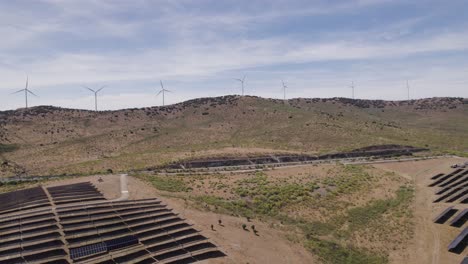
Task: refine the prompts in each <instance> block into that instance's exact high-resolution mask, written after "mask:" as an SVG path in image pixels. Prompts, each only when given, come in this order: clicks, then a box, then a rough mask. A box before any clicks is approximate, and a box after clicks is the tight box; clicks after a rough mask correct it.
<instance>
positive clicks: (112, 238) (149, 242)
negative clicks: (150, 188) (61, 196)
mask: <svg viewBox="0 0 468 264" xmlns="http://www.w3.org/2000/svg"><path fill="white" fill-rule="evenodd" d="M57 213H58V216H59V218H60V223H61V225H62V227H63V231H64V234H65V239H66V241H67V244H68V246H69V248H70V252H73V254H72V259H73V260H74V261H75V262H79V263H123V262H132V263H140V262H141V263H156V262H158V263H159V262H161V263H191V262H195V261H197V260H201V259H205V258H210V257H219V256H224V254H223V253H222V252H220V251H219V250H218V249H217V247H216V246H215V245H214V244H212V243H210V242H208V241H207V238H205V237H204V236H202V235H200V234H199V232H198V231H197V230H195V229H194V228H193V227H192V226H191V225H189V224H187V223H185V221H184V220H183V219H181V218H180V217H178V216H177V215H176V214H174V213H173V212H172V210H170V209H168V208H167V207H166V206H165V205H163V204H161V202H160V201H158V200H156V199H146V200H134V201H122V202H102V203H97V204H89V205H87V206H76V205H74V206H64V207H59V208H57ZM180 261H182V262H180Z"/></svg>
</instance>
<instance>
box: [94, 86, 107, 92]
mask: <svg viewBox="0 0 468 264" xmlns="http://www.w3.org/2000/svg"><path fill="white" fill-rule="evenodd" d="M106 87H107V85H104V86H101V88H99V90H97V91H96V93H98V92H99V91H101V90H102V89H104V88H106Z"/></svg>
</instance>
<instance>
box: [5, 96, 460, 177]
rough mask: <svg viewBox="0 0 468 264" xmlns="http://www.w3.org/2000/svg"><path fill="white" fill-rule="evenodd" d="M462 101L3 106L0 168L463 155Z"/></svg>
mask: <svg viewBox="0 0 468 264" xmlns="http://www.w3.org/2000/svg"><path fill="white" fill-rule="evenodd" d="M467 106H468V104H467V101H466V99H462V98H432V99H422V100H413V101H409V102H405V101H398V102H394V101H375V100H374V101H372V100H351V99H345V98H331V99H292V100H288V101H287V102H285V101H282V100H273V99H263V98H258V97H249V96H245V97H240V96H225V97H217V98H202V99H196V100H192V101H187V102H184V103H180V104H176V105H171V106H166V107H152V108H142V109H126V110H119V111H104V112H92V111H85V110H72V109H61V108H55V107H45V106H41V107H34V108H30V109H20V110H16V111H3V112H0V160H2V163H3V162H5V161H6V162H7V163H6V164H4V165H2V168H1V170H0V171H1V174H2V175H3V176H11V175H14V174H19V173H23V172H24V173H27V174H36V175H46V174H63V173H67V174H70V173H82V174H89V173H102V172H106V171H107V170H108V169H112V170H114V171H125V170H129V169H144V168H146V167H151V166H156V165H160V164H164V163H167V162H170V161H174V160H177V159H181V158H190V157H200V156H203V155H225V154H227V153H230V154H231V155H232V153H236V152H241V153H245V152H248V153H271V152H276V151H280V152H295V153H298V152H306V153H311V154H316V153H327V152H333V151H346V150H351V149H354V148H359V147H365V146H368V145H377V144H402V145H407V144H411V145H413V146H417V147H429V148H431V149H432V150H433V151H435V152H453V153H458V154H463V153H466V150H467V149H468V143H467V141H466V132H467V131H468V122H467V121H468V107H467Z"/></svg>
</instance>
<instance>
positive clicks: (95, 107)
mask: <svg viewBox="0 0 468 264" xmlns="http://www.w3.org/2000/svg"><path fill="white" fill-rule="evenodd" d="M106 86H107V85H104V86H101V88H99V89H97V90H94V89H91V88H89V87H88V86H83V87H84V88H86V89H88V90H90V91H91V92H92V93H94V109H95V110H96V111H97V94H98V93H99V92H100V91H101V90H102V89H104V88H105V87H106Z"/></svg>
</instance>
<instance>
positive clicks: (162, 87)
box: [159, 80, 164, 90]
mask: <svg viewBox="0 0 468 264" xmlns="http://www.w3.org/2000/svg"><path fill="white" fill-rule="evenodd" d="M159 83H160V84H161V89H163V90H164V85H163V83H162V80H159Z"/></svg>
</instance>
